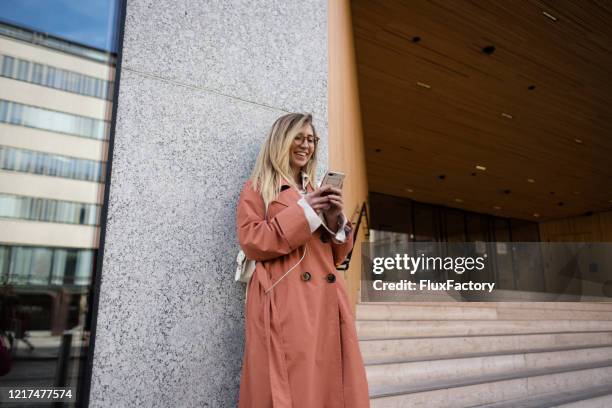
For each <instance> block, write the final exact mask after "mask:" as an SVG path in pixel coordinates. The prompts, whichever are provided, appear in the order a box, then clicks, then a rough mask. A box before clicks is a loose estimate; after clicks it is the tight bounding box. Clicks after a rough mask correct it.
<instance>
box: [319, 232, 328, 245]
mask: <svg viewBox="0 0 612 408" xmlns="http://www.w3.org/2000/svg"><path fill="white" fill-rule="evenodd" d="M319 239H320V240H321V242H323V243H324V244H327V243H328V242H329V236H327V234H326V233H324V232H322V233H321V236H320V237H319Z"/></svg>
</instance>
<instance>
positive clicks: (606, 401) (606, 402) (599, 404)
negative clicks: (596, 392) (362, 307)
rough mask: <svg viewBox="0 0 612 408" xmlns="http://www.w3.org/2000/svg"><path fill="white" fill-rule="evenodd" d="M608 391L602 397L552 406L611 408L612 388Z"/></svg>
mask: <svg viewBox="0 0 612 408" xmlns="http://www.w3.org/2000/svg"><path fill="white" fill-rule="evenodd" d="M608 392H609V394H608V395H602V396H601V397H596V398H590V399H588V400H582V401H576V402H570V403H568V404H563V405H554V406H553V407H551V408H610V407H612V390H608Z"/></svg>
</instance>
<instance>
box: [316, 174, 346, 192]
mask: <svg viewBox="0 0 612 408" xmlns="http://www.w3.org/2000/svg"><path fill="white" fill-rule="evenodd" d="M344 176H345V174H344V173H340V172H339V171H333V170H329V171H328V172H327V173H325V176H324V177H323V181H321V186H324V185H326V184H329V185H331V186H332V187H336V188H339V189H342V184H343V183H344Z"/></svg>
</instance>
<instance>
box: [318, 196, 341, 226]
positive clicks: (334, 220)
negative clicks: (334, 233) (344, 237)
mask: <svg viewBox="0 0 612 408" xmlns="http://www.w3.org/2000/svg"><path fill="white" fill-rule="evenodd" d="M325 197H327V199H328V200H329V207H328V209H327V210H325V211H324V214H323V215H324V216H325V221H326V222H327V225H328V226H329V228H331V229H332V230H335V229H336V228H335V227H336V226H337V225H338V221H339V219H340V215H341V214H342V210H343V209H344V202H343V201H342V190H340V189H339V188H336V187H330V188H329V190H328V193H327V194H326V195H325Z"/></svg>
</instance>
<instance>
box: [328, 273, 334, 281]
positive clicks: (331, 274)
mask: <svg viewBox="0 0 612 408" xmlns="http://www.w3.org/2000/svg"><path fill="white" fill-rule="evenodd" d="M327 281H328V282H329V283H334V282H335V281H336V275H334V274H333V273H328V274H327Z"/></svg>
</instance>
